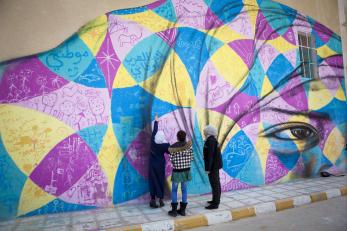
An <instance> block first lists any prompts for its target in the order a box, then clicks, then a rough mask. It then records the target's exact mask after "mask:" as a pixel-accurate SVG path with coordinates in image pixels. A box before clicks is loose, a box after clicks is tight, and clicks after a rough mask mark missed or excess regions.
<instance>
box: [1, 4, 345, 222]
mask: <svg viewBox="0 0 347 231" xmlns="http://www.w3.org/2000/svg"><path fill="white" fill-rule="evenodd" d="M0 80H1V82H0V132H1V137H0V138H1V139H0V160H1V161H0V164H1V168H0V177H1V178H0V208H1V213H0V214H1V215H0V216H1V217H0V219H1V220H6V219H10V218H14V217H17V216H31V215H37V214H45V213H56V212H68V211H75V210H82V209H88V208H95V207H107V206H111V205H112V204H121V203H143V202H144V201H147V200H148V157H149V145H150V137H151V127H152V122H153V119H154V115H155V114H156V113H158V114H159V117H160V124H159V129H160V130H163V131H164V133H165V136H166V139H167V140H168V141H169V142H170V143H173V142H175V140H176V133H177V131H178V130H180V129H183V130H185V131H186V132H187V134H188V137H189V139H192V140H193V144H194V156H195V158H194V163H193V165H192V175H193V180H192V181H191V182H190V183H189V184H190V185H191V187H188V188H189V193H190V194H192V195H193V194H204V193H208V192H210V188H209V183H208V178H207V176H206V175H205V171H204V168H203V160H202V158H203V157H202V148H203V142H204V138H203V136H202V130H203V128H204V126H206V125H208V124H212V125H214V126H215V127H216V128H217V129H218V131H219V133H218V141H219V143H220V145H221V149H222V156H223V164H224V166H223V169H222V170H221V171H220V177H221V185H222V190H223V191H230V190H237V189H243V188H249V187H256V186H260V185H264V184H273V183H277V182H283V181H289V180H292V179H295V178H300V177H314V176H317V175H319V173H320V171H323V170H326V171H331V172H336V173H338V172H345V171H346V168H347V164H346V161H347V156H346V150H345V145H346V135H347V130H346V129H347V104H346V88H345V82H344V73H343V57H342V47H341V38H340V36H339V35H338V34H337V33H335V32H333V31H332V30H330V29H329V28H328V27H326V26H324V25H323V24H321V23H319V22H318V21H315V20H314V19H313V18H311V17H309V16H305V15H303V14H301V13H300V12H298V11H297V10H295V9H293V8H290V7H288V6H285V5H282V4H280V3H277V2H273V1H265V0H257V1H256V0H244V1H241V0H238V1H235V0H223V1H220V0H218V1H214V0H205V1H198V0H196V1H185V0H171V1H170V0H166V1H162V0H160V1H156V2H154V3H151V4H148V5H146V6H143V7H135V8H129V9H124V10H115V11H111V12H108V13H106V14H104V15H101V16H99V17H97V18H96V19H95V20H93V21H91V22H89V23H87V24H86V25H85V26H83V27H82V28H81V29H80V30H79V31H78V32H76V33H75V34H73V35H72V36H71V37H70V38H68V39H67V40H66V41H64V42H63V43H62V44H60V45H59V46H58V47H56V48H54V49H51V50H48V51H46V52H42V53H39V54H35V55H32V56H27V57H23V58H19V59H15V60H10V61H7V62H3V63H1V64H0ZM170 174H171V166H170V163H169V161H168V162H167V166H166V177H167V181H168V182H170Z"/></svg>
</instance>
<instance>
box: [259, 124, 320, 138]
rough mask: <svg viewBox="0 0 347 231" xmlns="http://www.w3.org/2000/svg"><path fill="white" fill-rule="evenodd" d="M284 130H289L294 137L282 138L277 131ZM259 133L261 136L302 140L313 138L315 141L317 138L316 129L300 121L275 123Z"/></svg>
mask: <svg viewBox="0 0 347 231" xmlns="http://www.w3.org/2000/svg"><path fill="white" fill-rule="evenodd" d="M286 130H290V132H291V134H292V135H293V136H294V137H295V139H292V138H284V137H281V136H280V135H279V133H281V132H283V131H286ZM260 135H261V136H263V137H268V138H276V139H280V140H297V141H304V140H306V139H309V138H314V141H316V142H317V141H318V140H319V135H318V132H317V130H316V129H315V128H314V127H313V126H312V125H310V124H307V123H302V122H289V123H281V124H276V125H273V126H271V127H269V128H266V129H265V130H264V131H263V132H261V134H260Z"/></svg>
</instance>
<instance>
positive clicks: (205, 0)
mask: <svg viewBox="0 0 347 231" xmlns="http://www.w3.org/2000/svg"><path fill="white" fill-rule="evenodd" d="M204 2H205V3H206V5H207V6H210V5H211V4H212V2H213V0H204Z"/></svg>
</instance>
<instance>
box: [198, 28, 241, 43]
mask: <svg viewBox="0 0 347 231" xmlns="http://www.w3.org/2000/svg"><path fill="white" fill-rule="evenodd" d="M201 31H203V30H201ZM205 33H207V34H208V35H209V36H211V37H214V38H217V39H219V40H220V41H222V42H223V43H230V42H232V41H235V40H239V39H247V38H246V37H245V36H243V35H240V34H239V33H237V32H236V31H234V30H233V29H231V28H230V27H228V26H227V25H222V26H220V27H217V28H214V29H210V30H208V31H206V32H205Z"/></svg>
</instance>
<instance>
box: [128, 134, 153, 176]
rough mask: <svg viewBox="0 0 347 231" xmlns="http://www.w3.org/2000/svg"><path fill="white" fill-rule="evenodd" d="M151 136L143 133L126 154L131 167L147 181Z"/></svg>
mask: <svg viewBox="0 0 347 231" xmlns="http://www.w3.org/2000/svg"><path fill="white" fill-rule="evenodd" d="M150 146H151V134H149V133H147V132H145V131H141V132H140V133H139V134H138V135H137V137H136V139H135V140H134V141H133V142H132V143H131V144H130V146H129V147H128V150H127V151H126V153H125V156H126V158H127V159H128V161H129V163H130V164H131V166H132V167H133V168H134V169H135V170H136V171H137V172H138V173H139V174H140V175H141V176H143V177H144V178H145V179H147V178H148V160H149V155H150Z"/></svg>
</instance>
